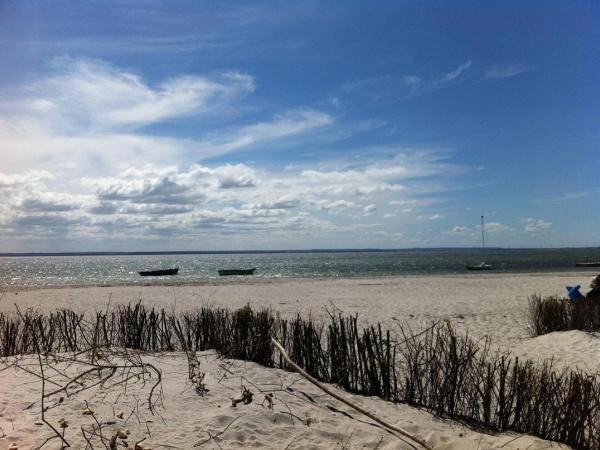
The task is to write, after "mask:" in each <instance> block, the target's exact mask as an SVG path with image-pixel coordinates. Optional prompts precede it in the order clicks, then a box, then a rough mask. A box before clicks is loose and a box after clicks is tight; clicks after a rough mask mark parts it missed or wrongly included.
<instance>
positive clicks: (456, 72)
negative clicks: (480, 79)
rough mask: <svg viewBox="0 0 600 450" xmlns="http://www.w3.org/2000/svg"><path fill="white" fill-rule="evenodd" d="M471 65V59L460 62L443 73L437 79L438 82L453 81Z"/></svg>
mask: <svg viewBox="0 0 600 450" xmlns="http://www.w3.org/2000/svg"><path fill="white" fill-rule="evenodd" d="M470 67H471V61H470V60H469V61H467V62H466V63H464V64H461V65H460V66H458V67H457V68H456V69H454V70H451V71H450V72H447V73H445V74H444V75H443V76H442V77H441V78H440V79H439V81H438V82H439V83H449V82H450V81H454V80H456V79H457V78H458V77H460V76H461V75H462V74H463V73H464V72H466V71H467V70H469V68H470Z"/></svg>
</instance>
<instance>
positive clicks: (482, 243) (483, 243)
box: [481, 216, 485, 249]
mask: <svg viewBox="0 0 600 450" xmlns="http://www.w3.org/2000/svg"><path fill="white" fill-rule="evenodd" d="M481 248H482V249H484V248H485V234H484V233H483V216H481Z"/></svg>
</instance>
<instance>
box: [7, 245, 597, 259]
mask: <svg viewBox="0 0 600 450" xmlns="http://www.w3.org/2000/svg"><path fill="white" fill-rule="evenodd" d="M598 249H600V247H518V248H517V247H486V250H503V251H523V250H527V251H549V250H550V251H551V250H598ZM474 250H480V247H426V248H421V247H412V248H392V249H385V248H340V249H305V250H293V249H287V250H181V251H179V250H167V251H133V252H110V251H108V252H101V251H99V252H15V253H10V252H0V257H6V258H10V257H22V256H145V255H148V256H150V255H252V254H281V253H283V254H285V253H392V252H414V251H419V252H440V251H474Z"/></svg>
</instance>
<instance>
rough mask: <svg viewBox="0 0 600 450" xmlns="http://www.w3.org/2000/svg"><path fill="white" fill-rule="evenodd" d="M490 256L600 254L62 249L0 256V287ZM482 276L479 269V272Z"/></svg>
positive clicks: (538, 266) (563, 264)
mask: <svg viewBox="0 0 600 450" xmlns="http://www.w3.org/2000/svg"><path fill="white" fill-rule="evenodd" d="M481 261H485V262H487V263H490V264H493V266H494V270H493V271H492V272H491V273H498V272H500V273H502V272H509V273H519V272H523V273H524V272H556V271H573V270H582V271H587V272H589V271H590V270H597V271H598V272H600V268H598V269H577V268H575V263H576V262H581V261H600V247H598V248H576V249H493V248H490V249H485V250H481V249H416V250H363V251H300V252H256V253H251V252H243V253H229V252H222V253H188V252H186V253H169V254H167V253H160V254H67V255H55V254H54V255H35V256H32V255H19V256H16V255H11V256H2V257H0V289H2V288H4V289H6V288H40V287H63V286H115V285H147V284H169V285H172V284H193V283H203V282H211V281H216V280H219V282H239V281H240V280H241V277H240V276H232V277H219V275H218V270H219V269H231V268H253V267H255V268H256V269H257V270H256V272H255V273H254V275H252V276H251V277H248V276H245V277H243V279H244V280H249V279H251V278H254V279H279V278H339V277H381V276H391V275H418V274H465V273H468V271H467V270H466V268H465V266H466V265H467V264H478V263H479V262H481ZM174 267H179V273H178V275H176V276H165V277H141V276H140V275H139V274H138V272H139V271H141V270H155V269H167V268H174ZM478 273H480V274H481V275H482V276H485V273H482V272H478Z"/></svg>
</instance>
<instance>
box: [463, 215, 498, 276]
mask: <svg viewBox="0 0 600 450" xmlns="http://www.w3.org/2000/svg"><path fill="white" fill-rule="evenodd" d="M481 250H485V232H484V228H483V216H481ZM493 268H494V266H492V265H491V264H487V263H486V262H484V261H481V262H480V263H479V264H468V265H467V270H492V269H493Z"/></svg>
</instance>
